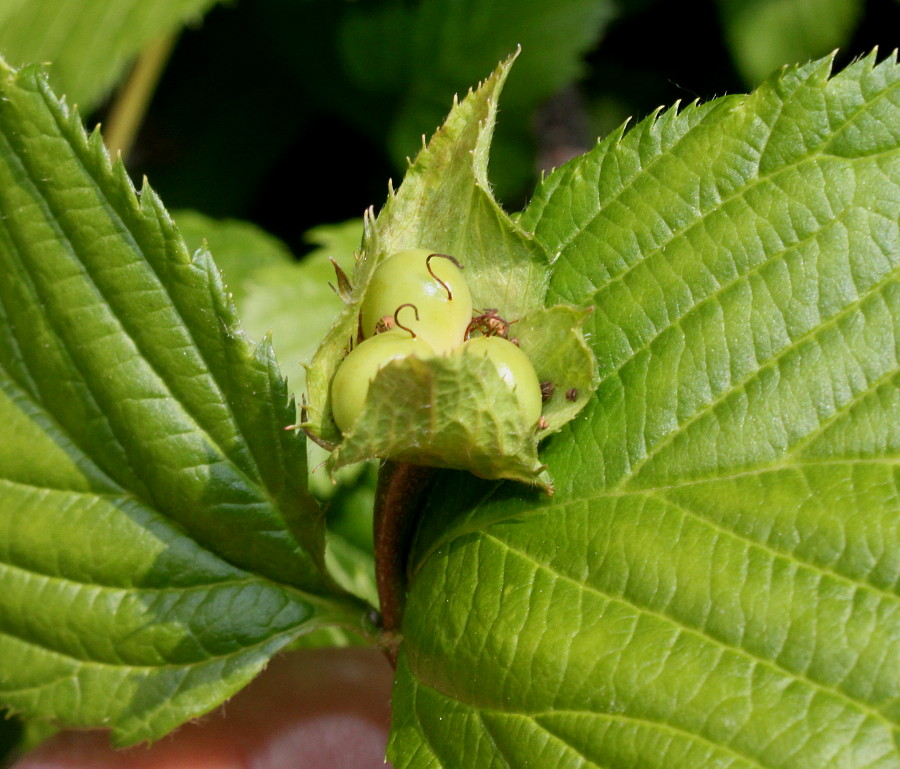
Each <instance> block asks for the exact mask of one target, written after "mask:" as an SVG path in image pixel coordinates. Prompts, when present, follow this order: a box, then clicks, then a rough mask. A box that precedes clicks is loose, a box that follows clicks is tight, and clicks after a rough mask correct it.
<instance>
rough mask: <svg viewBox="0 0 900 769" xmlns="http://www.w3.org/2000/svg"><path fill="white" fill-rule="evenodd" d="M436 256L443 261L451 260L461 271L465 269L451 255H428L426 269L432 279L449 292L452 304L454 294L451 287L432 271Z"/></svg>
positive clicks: (448, 297)
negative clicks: (433, 260) (432, 261)
mask: <svg viewBox="0 0 900 769" xmlns="http://www.w3.org/2000/svg"><path fill="white" fill-rule="evenodd" d="M436 256H437V257H439V258H441V259H449V260H450V261H451V262H453V264H455V265H456V266H457V268H459V269H460V270H461V269H462V268H463V267H462V265H461V264H460V263H459V262H458V261H457V260H456V259H455V258H454V257H452V256H450V255H449V254H429V255H428V258H427V259H425V269H427V270H428V274H429V275H431V277H432V278H434V279H435V280H436V281H437V282H438V283H440V284H441V287H442V288H443V289H444V291H446V292H447V300H448V301H450V302H452V301H453V292H452V291H451V290H450V286H448V285H447V284H446V283H444V281H442V280H441V279H440V278H439V277H438V276H437V275H435V274H434V270H432V269H431V260H432V259H434V257H436Z"/></svg>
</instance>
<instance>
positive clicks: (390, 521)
mask: <svg viewBox="0 0 900 769" xmlns="http://www.w3.org/2000/svg"><path fill="white" fill-rule="evenodd" d="M433 475H434V468H433V467H422V466H421V465H412V464H409V463H408V462H392V461H390V460H388V461H386V462H384V463H383V464H382V465H381V469H380V470H379V472H378V487H377V489H376V492H375V521H374V527H375V581H376V583H377V585H378V598H379V600H380V602H381V622H382V629H383V632H384V649H385V654H386V655H387V657H388V659H389V660H390V662H391V664H392V665H394V666H396V664H397V647H398V645H399V642H400V639H399V632H400V627H401V621H402V619H403V608H404V605H405V603H406V560H407V556H408V555H409V547H410V544H411V542H412V534H413V531H414V529H415V525H414V524H415V521H416V517H417V514H418V511H419V506H420V503H421V502H422V498H423V496H424V493H425V491H426V489H427V488H428V484H429V482H430V481H431V478H432V476H433Z"/></svg>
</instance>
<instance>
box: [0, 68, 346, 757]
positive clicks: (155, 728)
mask: <svg viewBox="0 0 900 769" xmlns="http://www.w3.org/2000/svg"><path fill="white" fill-rule="evenodd" d="M0 67H2V68H0V212H2V217H0V421H2V423H3V440H2V441H0V702H3V703H5V704H6V705H8V706H10V707H12V708H13V709H14V710H17V711H21V712H24V713H25V714H26V715H29V716H36V717H47V718H54V719H57V720H59V721H60V722H62V723H64V724H67V725H76V726H99V725H104V726H108V727H111V728H112V729H113V730H114V736H115V738H116V739H117V740H118V741H120V742H133V741H137V740H144V739H150V738H153V737H156V736H159V735H160V734H162V733H164V732H165V731H167V730H168V729H171V728H172V727H174V726H176V725H177V724H179V723H180V722H182V721H184V720H186V719H188V718H191V717H195V716H197V715H199V714H201V713H203V712H205V711H207V710H209V709H210V708H212V707H214V706H215V705H217V704H218V703H219V702H221V701H222V700H223V699H225V698H226V697H228V696H229V695H230V694H231V693H233V692H234V691H235V690H236V689H238V688H240V687H241V686H242V685H243V684H245V683H246V682H247V681H248V680H249V679H250V678H252V677H253V675H255V673H256V672H258V671H259V669H260V668H261V667H262V666H263V665H264V664H265V662H266V661H267V659H268V658H269V657H270V656H271V655H272V654H273V653H275V652H276V651H277V650H278V649H279V648H281V647H283V646H284V645H286V644H287V643H289V642H290V641H292V640H293V639H294V638H296V637H297V636H298V635H300V634H301V633H304V632H307V631H309V630H312V629H315V628H317V627H321V626H323V625H326V624H335V623H337V624H341V625H344V626H348V627H356V628H358V629H359V628H361V622H362V615H363V609H362V606H361V604H359V603H358V602H357V601H355V600H353V599H350V598H348V597H347V596H346V595H345V594H343V593H342V592H341V591H340V590H339V589H338V588H337V587H336V586H335V585H334V583H333V582H332V581H331V580H330V579H329V578H328V577H327V575H326V573H325V567H324V552H323V548H324V526H323V520H322V515H321V512H320V510H319V508H318V506H317V505H316V503H315V502H314V501H313V500H312V498H311V497H310V496H309V494H308V492H307V490H306V464H305V444H304V441H303V440H302V439H298V438H297V437H296V436H295V434H294V433H293V432H286V431H285V430H284V429H283V428H284V426H285V425H289V424H291V423H292V422H293V421H294V420H295V408H294V404H293V402H292V401H290V400H289V398H288V395H287V392H286V389H285V383H284V380H283V378H282V377H281V375H280V373H279V370H278V367H277V365H276V363H275V360H274V356H273V354H272V350H271V347H270V345H269V344H268V343H267V342H263V343H262V344H260V345H259V346H256V347H253V346H252V345H251V344H250V343H249V340H248V339H247V338H246V336H245V335H244V332H243V331H242V329H241V327H240V324H239V322H238V319H237V316H236V314H235V312H234V308H233V306H232V305H231V304H230V301H229V299H228V296H227V293H226V291H225V289H224V287H223V285H222V283H221V279H220V275H219V273H218V270H217V269H216V268H215V265H214V264H213V262H212V260H211V258H210V256H209V253H208V252H206V251H198V252H196V253H195V254H193V255H191V254H190V253H189V252H188V250H187V248H186V247H185V245H184V243H183V241H182V239H181V237H180V235H179V234H178V232H177V230H176V229H175V227H174V224H173V222H172V221H171V219H170V218H169V217H168V215H167V214H166V212H165V211H164V209H163V208H162V206H161V203H160V202H159V200H158V198H157V197H156V196H155V195H154V194H153V192H152V191H151V190H149V189H147V188H145V189H144V190H143V191H142V192H141V193H140V195H137V194H136V193H135V191H134V189H133V188H132V186H131V183H130V181H129V179H128V178H127V176H126V174H125V172H124V170H123V168H122V167H121V165H119V164H116V165H111V164H110V162H109V158H108V156H107V154H106V152H105V150H104V149H103V146H102V144H101V142H100V137H99V135H98V134H94V135H93V136H92V137H90V138H88V137H86V136H85V134H84V132H83V130H82V128H81V125H80V122H79V119H78V115H77V114H75V113H73V112H69V111H68V110H67V109H66V108H65V107H64V106H63V105H61V104H59V103H58V102H56V100H55V98H54V97H53V95H52V94H51V93H50V91H49V88H48V86H47V85H46V82H45V81H44V79H43V76H42V74H41V72H40V70H37V69H34V68H29V69H25V70H22V71H21V72H18V73H17V72H15V71H13V70H10V69H8V68H7V67H6V66H5V65H2V63H0Z"/></svg>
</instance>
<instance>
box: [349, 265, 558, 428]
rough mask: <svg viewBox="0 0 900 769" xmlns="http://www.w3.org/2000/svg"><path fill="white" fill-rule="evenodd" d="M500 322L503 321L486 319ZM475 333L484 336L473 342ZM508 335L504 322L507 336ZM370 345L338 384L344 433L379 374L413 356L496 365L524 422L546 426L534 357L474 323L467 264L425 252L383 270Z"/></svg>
mask: <svg viewBox="0 0 900 769" xmlns="http://www.w3.org/2000/svg"><path fill="white" fill-rule="evenodd" d="M481 317H482V318H488V320H489V321H494V320H495V319H496V317H497V316H496V315H495V314H493V313H491V314H490V315H485V316H481ZM473 326H474V327H475V329H476V330H477V331H480V332H481V333H483V334H484V335H483V336H474V337H472V338H469V337H470V333H471V330H472V328H473ZM504 327H505V329H508V325H507V324H505V322H502V321H501V324H500V328H501V329H504ZM360 329H361V332H362V336H363V340H362V341H361V342H360V343H359V344H357V345H356V346H355V347H354V348H353V349H352V350H351V351H350V353H349V354H348V355H347V357H346V358H345V359H344V360H343V361H342V362H341V364H340V366H339V367H338V369H337V372H336V373H335V375H334V379H333V380H332V383H331V411H332V414H333V416H334V421H335V423H336V424H337V426H338V428H339V429H340V430H341V432H343V433H346V432H348V431H349V430H351V429H352V427H353V425H354V424H355V423H356V421H357V419H358V418H359V416H360V414H361V413H362V411H363V408H364V406H365V403H366V398H367V397H368V392H369V386H370V384H371V382H372V380H373V379H374V378H375V375H376V374H377V373H378V371H379V370H380V369H381V368H383V367H384V366H386V365H387V364H388V363H390V362H391V361H392V360H398V359H402V358H406V357H409V356H414V357H417V358H429V357H431V356H434V355H477V356H481V357H483V358H487V359H488V360H490V361H491V362H492V363H493V364H494V366H495V367H496V369H497V373H498V374H499V375H500V378H501V379H502V380H503V381H504V382H505V383H506V384H507V385H508V386H509V388H510V389H511V390H512V391H513V392H514V393H515V395H516V398H517V400H518V402H519V406H520V408H521V410H522V415H523V420H524V421H525V422H526V423H527V424H529V425H532V424H535V423H537V422H538V420H539V419H540V416H541V404H542V399H541V387H540V383H539V382H538V378H537V374H536V373H535V371H534V367H533V366H532V364H531V361H530V360H529V359H528V356H527V355H525V353H523V352H522V351H521V350H520V349H519V348H518V346H516V345H515V344H514V343H513V342H510V341H509V340H508V339H505V338H504V335H505V334H504V335H495V334H494V332H493V329H494V326H492V325H491V323H490V322H484V321H482V322H480V323H478V322H476V321H473V312H472V295H471V293H470V292H469V287H468V285H467V284H466V281H465V278H464V277H463V274H462V268H461V265H460V264H459V262H457V261H456V259H454V258H453V257H451V256H447V255H445V254H438V253H435V252H433V251H430V250H428V249H424V248H414V249H408V250H405V251H399V252H397V253H395V254H392V255H391V256H389V257H388V258H387V259H385V260H384V261H383V262H382V263H381V264H380V265H379V266H378V268H377V269H376V270H375V273H374V274H373V276H372V279H371V281H370V283H369V286H368V288H367V289H366V295H365V298H364V299H363V302H362V306H361V308H360Z"/></svg>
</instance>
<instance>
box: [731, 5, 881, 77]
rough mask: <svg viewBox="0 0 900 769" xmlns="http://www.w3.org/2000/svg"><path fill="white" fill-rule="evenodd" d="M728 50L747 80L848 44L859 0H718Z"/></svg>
mask: <svg viewBox="0 0 900 769" xmlns="http://www.w3.org/2000/svg"><path fill="white" fill-rule="evenodd" d="M717 3H718V6H719V14H720V16H721V17H722V24H723V26H724V29H725V38H726V40H727V41H728V45H729V48H730V50H731V55H732V57H733V58H734V61H735V64H736V65H737V68H738V70H739V71H740V73H741V74H742V75H743V76H744V80H746V81H747V82H748V83H749V84H750V85H756V84H757V83H759V82H760V81H761V80H762V79H763V78H764V77H766V76H767V75H768V74H769V73H770V72H772V71H774V70H775V69H777V68H778V67H780V66H782V65H784V64H790V63H792V62H795V61H805V60H807V59H811V58H814V57H817V56H824V55H825V54H827V53H828V52H829V51H833V50H834V49H835V48H838V47H842V46H845V45H847V43H848V42H849V40H850V37H851V35H852V34H853V31H854V30H855V29H856V26H857V24H858V23H859V21H860V19H861V18H862V16H863V12H864V8H863V3H862V2H861V0H826V1H825V2H822V0H818V1H817V2H814V3H810V2H808V0H717Z"/></svg>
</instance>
